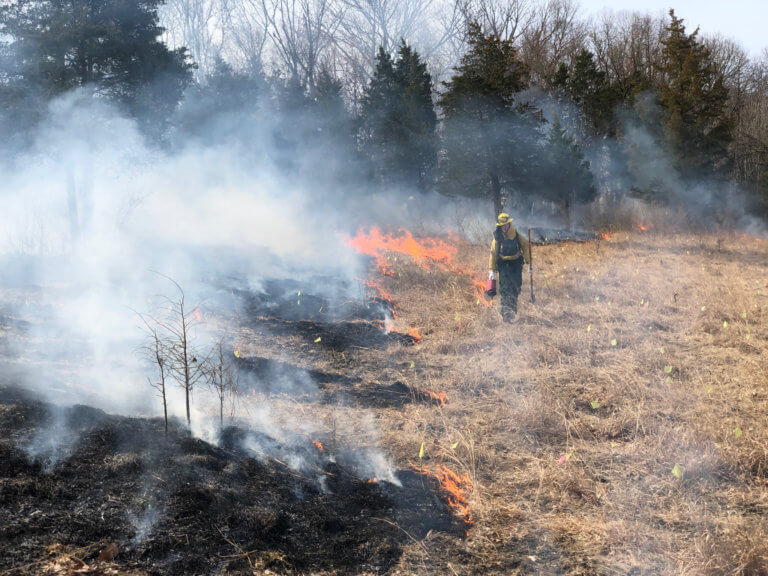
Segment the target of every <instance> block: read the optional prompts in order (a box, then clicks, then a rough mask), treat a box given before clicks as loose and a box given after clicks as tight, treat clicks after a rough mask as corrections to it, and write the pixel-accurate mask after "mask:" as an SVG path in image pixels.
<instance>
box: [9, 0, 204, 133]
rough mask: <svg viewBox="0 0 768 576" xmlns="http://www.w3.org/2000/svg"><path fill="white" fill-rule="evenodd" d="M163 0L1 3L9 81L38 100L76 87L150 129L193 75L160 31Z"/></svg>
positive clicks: (175, 101)
mask: <svg viewBox="0 0 768 576" xmlns="http://www.w3.org/2000/svg"><path fill="white" fill-rule="evenodd" d="M160 2H161V0H140V1H137V2H119V1H117V0H69V1H66V2H64V1H62V0H11V1H9V2H6V3H3V6H2V8H0V29H2V32H3V33H4V34H5V35H7V36H8V37H9V39H10V40H9V47H8V48H9V50H10V51H11V52H12V53H13V54H14V58H15V59H16V62H17V66H16V69H15V76H14V79H13V81H14V82H13V83H15V84H16V85H17V86H20V87H21V88H22V89H23V90H24V91H25V92H28V93H30V94H33V95H36V96H40V97H42V98H44V99H47V98H50V97H51V96H55V95H57V94H61V93H62V92H65V91H67V90H71V89H73V88H78V87H81V86H85V87H90V88H92V89H93V90H94V91H95V92H97V93H98V94H99V95H100V96H103V97H107V98H109V99H111V100H112V101H113V102H116V103H119V104H121V105H123V106H125V107H126V109H127V110H128V111H129V112H130V113H132V114H134V115H135V116H136V117H137V118H139V119H140V120H141V121H142V122H143V124H144V126H145V127H146V128H150V129H152V130H153V131H156V130H157V129H158V128H159V126H160V125H161V124H162V123H163V122H164V120H165V119H166V118H168V116H169V115H170V114H171V113H172V112H173V110H174V109H175V107H176V106H177V104H178V102H179V100H180V99H181V95H182V93H183V91H184V88H185V87H186V86H187V84H188V83H189V82H190V81H191V68H192V64H190V63H189V62H188V61H187V53H186V49H184V48H180V49H178V50H169V49H168V48H167V47H166V46H165V44H163V43H162V42H161V41H160V40H159V37H160V35H161V34H162V31H163V29H162V28H161V27H160V26H159V24H158V15H157V8H158V5H159V4H160Z"/></svg>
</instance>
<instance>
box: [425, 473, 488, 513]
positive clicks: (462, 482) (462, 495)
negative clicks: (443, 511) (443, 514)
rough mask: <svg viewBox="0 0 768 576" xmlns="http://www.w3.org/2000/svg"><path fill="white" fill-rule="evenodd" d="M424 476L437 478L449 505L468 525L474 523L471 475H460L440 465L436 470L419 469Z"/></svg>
mask: <svg viewBox="0 0 768 576" xmlns="http://www.w3.org/2000/svg"><path fill="white" fill-rule="evenodd" d="M419 473H421V474H423V475H424V476H429V477H432V478H434V479H435V480H437V483H438V486H439V487H440V491H441V492H440V493H441V495H442V496H443V498H444V499H445V500H446V502H447V503H448V507H449V508H450V509H451V510H453V511H454V512H456V513H457V514H458V515H459V516H461V517H462V518H463V519H464V523H465V524H467V525H472V524H474V523H475V522H474V520H472V517H471V515H470V510H469V492H470V491H471V490H472V481H471V480H470V479H469V475H467V474H462V475H461V476H459V475H458V474H456V473H455V472H453V471H452V470H451V469H450V468H447V467H446V466H442V465H438V466H437V471H436V472H430V471H429V470H426V469H421V470H419Z"/></svg>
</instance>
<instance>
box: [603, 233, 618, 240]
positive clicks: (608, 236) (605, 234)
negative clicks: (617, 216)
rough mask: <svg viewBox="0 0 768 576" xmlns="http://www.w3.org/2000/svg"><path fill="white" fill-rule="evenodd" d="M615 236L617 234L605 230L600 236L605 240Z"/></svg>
mask: <svg viewBox="0 0 768 576" xmlns="http://www.w3.org/2000/svg"><path fill="white" fill-rule="evenodd" d="M614 236H616V234H609V233H608V232H603V233H602V234H600V238H602V239H603V240H612V239H613V237H614Z"/></svg>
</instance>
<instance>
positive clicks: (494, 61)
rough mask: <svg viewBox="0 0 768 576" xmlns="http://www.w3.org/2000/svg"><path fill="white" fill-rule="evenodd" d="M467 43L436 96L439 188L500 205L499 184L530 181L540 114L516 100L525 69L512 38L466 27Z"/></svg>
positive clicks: (519, 185)
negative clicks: (440, 144) (440, 131)
mask: <svg viewBox="0 0 768 576" xmlns="http://www.w3.org/2000/svg"><path fill="white" fill-rule="evenodd" d="M468 44H469V48H468V50H467V53H466V54H465V55H464V57H463V58H462V60H461V65H460V66H459V67H458V68H457V69H456V73H455V74H454V76H453V78H451V80H450V81H449V82H446V83H445V87H446V90H445V92H444V93H443V95H442V97H441V99H440V105H441V107H442V109H443V112H444V114H445V120H444V124H443V147H444V157H443V159H442V162H441V178H440V183H441V189H442V190H443V192H445V193H447V194H449V195H467V196H480V197H485V198H489V199H490V200H492V201H493V204H494V209H495V210H496V212H498V211H500V210H501V194H502V189H507V190H509V191H510V192H513V191H518V192H519V191H524V190H525V189H526V188H527V187H529V186H531V185H533V184H534V183H533V182H532V181H531V178H530V176H531V173H532V172H533V167H534V166H535V164H536V155H537V153H536V142H537V140H538V139H540V137H541V134H540V133H539V131H538V124H539V119H538V117H537V114H536V113H535V111H533V110H532V109H531V108H530V107H528V106H527V105H525V104H520V103H518V102H517V95H518V94H519V92H520V91H521V90H523V89H524V88H526V87H527V86H528V71H527V68H526V67H525V65H524V64H523V63H522V62H521V61H520V59H519V58H518V53H517V49H516V48H515V47H514V45H513V44H512V42H510V41H507V40H501V39H500V38H498V37H497V36H494V35H492V34H491V35H488V36H486V35H484V34H483V32H482V31H481V29H480V27H479V26H478V25H477V24H472V25H471V26H470V29H469V38H468Z"/></svg>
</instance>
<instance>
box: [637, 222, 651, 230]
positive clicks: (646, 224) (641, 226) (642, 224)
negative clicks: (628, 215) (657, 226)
mask: <svg viewBox="0 0 768 576" xmlns="http://www.w3.org/2000/svg"><path fill="white" fill-rule="evenodd" d="M651 228H653V224H651V223H650V222H638V223H637V229H638V230H640V231H641V232H648V230H650V229H651Z"/></svg>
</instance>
